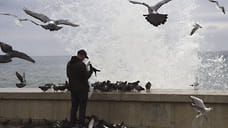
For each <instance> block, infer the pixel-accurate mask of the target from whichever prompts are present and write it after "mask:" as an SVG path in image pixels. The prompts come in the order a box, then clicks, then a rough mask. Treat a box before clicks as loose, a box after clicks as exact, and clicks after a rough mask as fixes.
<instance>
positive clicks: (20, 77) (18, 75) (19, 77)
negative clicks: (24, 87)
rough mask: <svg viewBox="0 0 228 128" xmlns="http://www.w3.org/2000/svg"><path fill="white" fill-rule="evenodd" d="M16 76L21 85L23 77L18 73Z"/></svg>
mask: <svg viewBox="0 0 228 128" xmlns="http://www.w3.org/2000/svg"><path fill="white" fill-rule="evenodd" d="M16 76H17V78H18V80H20V81H21V83H22V82H23V81H24V79H23V77H22V76H21V74H19V73H18V72H16Z"/></svg>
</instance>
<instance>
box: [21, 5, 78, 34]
mask: <svg viewBox="0 0 228 128" xmlns="http://www.w3.org/2000/svg"><path fill="white" fill-rule="evenodd" d="M24 12H25V13H26V14H28V15H30V16H32V17H34V18H36V19H38V20H40V21H41V22H43V23H45V24H39V26H41V27H43V28H44V29H47V30H50V31H58V30H59V29H61V28H63V27H62V26H60V25H69V26H72V27H78V26H79V25H77V24H73V23H71V22H69V21H68V20H63V19H60V20H52V19H50V18H49V17H47V16H46V15H44V14H41V13H36V12H33V11H31V10H28V9H26V8H24Z"/></svg>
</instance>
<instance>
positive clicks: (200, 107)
mask: <svg viewBox="0 0 228 128" xmlns="http://www.w3.org/2000/svg"><path fill="white" fill-rule="evenodd" d="M190 98H191V99H192V107H193V109H195V110H196V111H197V112H199V114H198V115H196V118H199V117H200V116H204V117H205V118H206V119H207V116H206V115H207V113H208V112H210V111H211V110H212V109H213V108H210V107H209V108H208V107H206V106H205V105H204V102H203V100H202V99H200V98H198V97H195V96H190Z"/></svg>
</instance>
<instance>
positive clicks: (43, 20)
mask: <svg viewBox="0 0 228 128" xmlns="http://www.w3.org/2000/svg"><path fill="white" fill-rule="evenodd" d="M24 12H25V13H26V14H28V15H30V16H32V17H34V18H37V19H39V20H40V21H42V22H44V23H47V22H48V21H50V20H51V19H50V18H48V17H47V16H46V15H44V14H41V13H36V12H33V11H31V10H28V9H26V8H25V9H24Z"/></svg>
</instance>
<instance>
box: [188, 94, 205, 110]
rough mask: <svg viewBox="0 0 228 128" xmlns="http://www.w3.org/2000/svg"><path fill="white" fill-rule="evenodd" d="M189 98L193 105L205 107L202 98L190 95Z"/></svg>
mask: <svg viewBox="0 0 228 128" xmlns="http://www.w3.org/2000/svg"><path fill="white" fill-rule="evenodd" d="M190 98H191V99H192V101H193V104H195V106H197V107H200V108H202V109H205V108H206V106H205V105H204V103H203V100H202V99H200V98H197V97H195V96H190Z"/></svg>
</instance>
